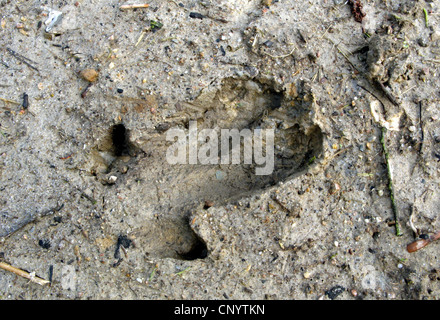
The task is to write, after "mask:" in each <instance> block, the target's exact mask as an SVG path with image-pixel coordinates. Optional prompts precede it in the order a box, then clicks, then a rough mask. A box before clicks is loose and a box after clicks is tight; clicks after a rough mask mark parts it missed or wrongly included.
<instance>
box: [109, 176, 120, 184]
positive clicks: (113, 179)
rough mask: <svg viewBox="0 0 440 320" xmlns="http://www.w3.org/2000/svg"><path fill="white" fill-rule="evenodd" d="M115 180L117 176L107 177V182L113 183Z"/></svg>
mask: <svg viewBox="0 0 440 320" xmlns="http://www.w3.org/2000/svg"><path fill="white" fill-rule="evenodd" d="M116 180H118V177H116V176H110V177H108V179H107V182H108V184H115V182H116Z"/></svg>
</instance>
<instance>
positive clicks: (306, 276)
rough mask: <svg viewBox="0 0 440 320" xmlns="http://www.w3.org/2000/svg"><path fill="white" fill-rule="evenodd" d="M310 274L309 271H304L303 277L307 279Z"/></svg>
mask: <svg viewBox="0 0 440 320" xmlns="http://www.w3.org/2000/svg"><path fill="white" fill-rule="evenodd" d="M311 276H312V274H311V273H310V272H304V274H303V277H304V279H309V278H310V277H311Z"/></svg>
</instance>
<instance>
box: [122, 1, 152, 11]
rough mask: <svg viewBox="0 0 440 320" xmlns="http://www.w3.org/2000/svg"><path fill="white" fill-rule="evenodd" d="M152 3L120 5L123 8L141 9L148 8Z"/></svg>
mask: <svg viewBox="0 0 440 320" xmlns="http://www.w3.org/2000/svg"><path fill="white" fill-rule="evenodd" d="M149 6H150V5H149V4H147V3H145V4H125V5H122V6H120V7H119V9H121V10H128V9H139V8H148V7H149Z"/></svg>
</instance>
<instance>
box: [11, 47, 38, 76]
mask: <svg viewBox="0 0 440 320" xmlns="http://www.w3.org/2000/svg"><path fill="white" fill-rule="evenodd" d="M6 51H7V52H8V53H9V54H10V55H11V56H13V57H14V58H15V59H17V60H18V61H21V62H22V63H24V64H25V65H27V66H28V67H29V68H31V69H34V70H35V71H38V72H39V70H38V69H37V68H36V67H34V66H33V65H31V64H30V63H29V62H28V61H30V62H33V63H35V62H34V61H32V60H31V59H29V58H26V57H25V56H22V55H21V54H19V53H17V52H15V51H14V50H12V49H10V48H6Z"/></svg>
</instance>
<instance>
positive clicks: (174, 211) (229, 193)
mask: <svg viewBox="0 0 440 320" xmlns="http://www.w3.org/2000/svg"><path fill="white" fill-rule="evenodd" d="M313 103H314V99H313V96H312V94H311V92H310V90H309V89H308V88H307V87H305V86H304V85H300V86H299V87H298V88H297V94H296V95H295V97H293V98H292V97H290V96H288V95H287V94H286V93H284V92H277V91H275V90H274V89H273V88H272V87H271V86H269V85H266V84H261V83H258V82H255V81H250V80H235V79H225V80H224V81H223V84H222V87H221V88H220V89H219V90H217V91H215V92H208V93H206V94H201V95H200V96H199V97H198V98H197V99H196V100H194V101H193V102H191V103H186V104H185V106H186V108H184V110H183V116H182V117H181V118H178V117H176V119H178V120H175V121H173V122H171V121H170V122H167V123H165V124H159V125H156V127H155V128H156V129H155V130H154V131H150V132H146V133H145V136H144V137H143V138H142V139H139V141H136V148H139V149H140V150H142V151H143V152H144V154H148V155H149V156H146V157H140V158H139V159H137V160H136V162H135V163H133V168H130V171H129V173H128V174H127V175H126V176H125V177H124V178H123V179H122V180H121V181H118V188H119V189H124V190H125V191H124V192H125V197H126V198H127V199H132V201H131V202H132V203H128V204H127V206H126V207H125V209H124V210H127V212H128V211H130V213H131V215H132V217H131V218H132V219H133V221H137V222H136V223H135V222H133V223H132V228H133V229H135V231H134V234H136V238H137V239H138V242H139V241H140V242H141V247H142V248H144V249H145V251H146V252H147V253H148V254H151V255H155V256H159V257H172V258H177V259H184V260H194V259H203V258H205V257H207V256H208V248H207V246H206V243H205V241H204V240H203V239H200V238H199V237H198V235H197V234H196V233H195V232H194V230H192V229H191V227H190V223H189V221H188V217H190V216H191V212H192V211H194V210H195V208H201V209H202V210H203V207H204V204H206V203H210V206H223V205H226V204H228V203H231V202H233V201H236V200H239V199H240V198H243V197H245V196H250V195H252V194H255V193H259V192H262V191H263V190H264V189H266V188H268V187H270V186H274V185H276V184H278V183H279V182H281V181H286V180H288V179H289V178H292V177H293V176H294V175H298V174H301V173H302V172H305V171H306V170H307V168H308V166H309V165H310V164H311V163H312V162H313V161H315V159H318V158H320V156H321V153H322V145H323V135H322V132H321V129H320V128H319V126H317V125H315V124H313V123H312V121H311V120H310V114H312V113H313V112H311V111H312V108H313ZM192 126H195V127H196V132H195V137H196V138H195V139H196V141H197V143H196V145H197V152H199V153H198V154H197V156H198V157H196V159H197V161H196V162H195V163H194V162H193V163H189V159H190V157H191V155H190V150H191V148H190V146H189V145H187V146H186V147H185V148H184V149H185V152H187V153H186V154H185V161H187V162H184V163H176V164H171V163H170V161H169V158H167V155H168V154H167V152H168V151H169V149H170V147H171V146H172V145H173V144H175V143H176V139H174V140H172V139H171V140H170V139H168V138H167V134H168V133H169V132H170V130H171V129H178V130H181V132H182V136H183V137H184V139H186V140H184V141H183V142H184V143H187V142H188V143H189V141H190V138H191V134H192V133H191V132H192V131H191V127H192ZM158 127H159V128H160V129H161V130H157V128H158ZM204 129H213V130H212V131H213V132H214V134H213V135H210V136H209V137H206V136H200V134H201V132H203V130H204ZM223 129H228V130H229V131H228V132H229V133H231V132H232V130H237V131H239V133H243V132H248V133H249V135H248V136H246V135H244V134H243V135H240V136H239V139H238V140H237V139H235V140H234V139H233V138H231V137H229V139H228V137H226V138H225V139H224V140H222V134H223ZM246 130H247V131H246ZM258 130H262V131H264V130H266V131H269V130H273V149H270V148H268V146H269V145H270V144H269V140H268V139H269V138H268V136H266V137H265V138H263V144H262V145H261V150H260V151H261V156H264V157H266V158H265V161H266V163H261V162H260V163H258V164H257V163H255V162H256V151H255V150H256V145H257V144H256V136H255V132H257V131H258ZM128 131H129V130H128V128H126V127H125V125H123V124H117V125H114V126H113V127H112V128H111V141H112V145H113V155H114V156H116V157H119V156H121V155H127V154H130V150H131V149H132V148H133V145H132V143H131V142H130V139H129V136H128ZM208 141H213V144H212V145H211V147H212V149H209V152H208V153H206V152H201V151H200V150H203V147H206V145H207V142H208ZM222 142H223V143H225V145H227V146H228V147H229V148H226V149H227V150H228V152H229V156H231V157H230V158H229V159H231V160H232V159H233V157H232V152H233V149H232V147H233V146H234V143H235V146H236V147H239V148H238V149H239V150H240V155H239V157H238V159H239V161H238V163H237V162H236V163H233V162H232V161H230V162H226V163H223V162H222V161H221V157H222V156H223V154H222V153H223V151H224V150H222ZM249 146H252V147H253V148H254V149H246V147H249ZM249 152H250V153H251V157H250V158H251V159H252V161H253V162H251V163H249V157H248V162H246V161H245V159H246V157H247V156H249ZM270 153H273V164H272V166H273V168H271V169H272V170H269V171H268V173H267V174H260V175H257V174H256V172H257V169H258V168H261V167H264V166H265V165H266V167H267V166H268V162H269V159H270V157H268V156H269V155H270ZM201 155H202V156H206V155H208V156H212V157H211V158H210V159H211V161H212V162H209V161H208V162H206V163H201V158H200V156H201ZM235 159H237V157H236V158H235ZM112 166H114V167H116V165H115V164H112ZM205 209H206V206H205ZM139 239H142V240H139Z"/></svg>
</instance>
